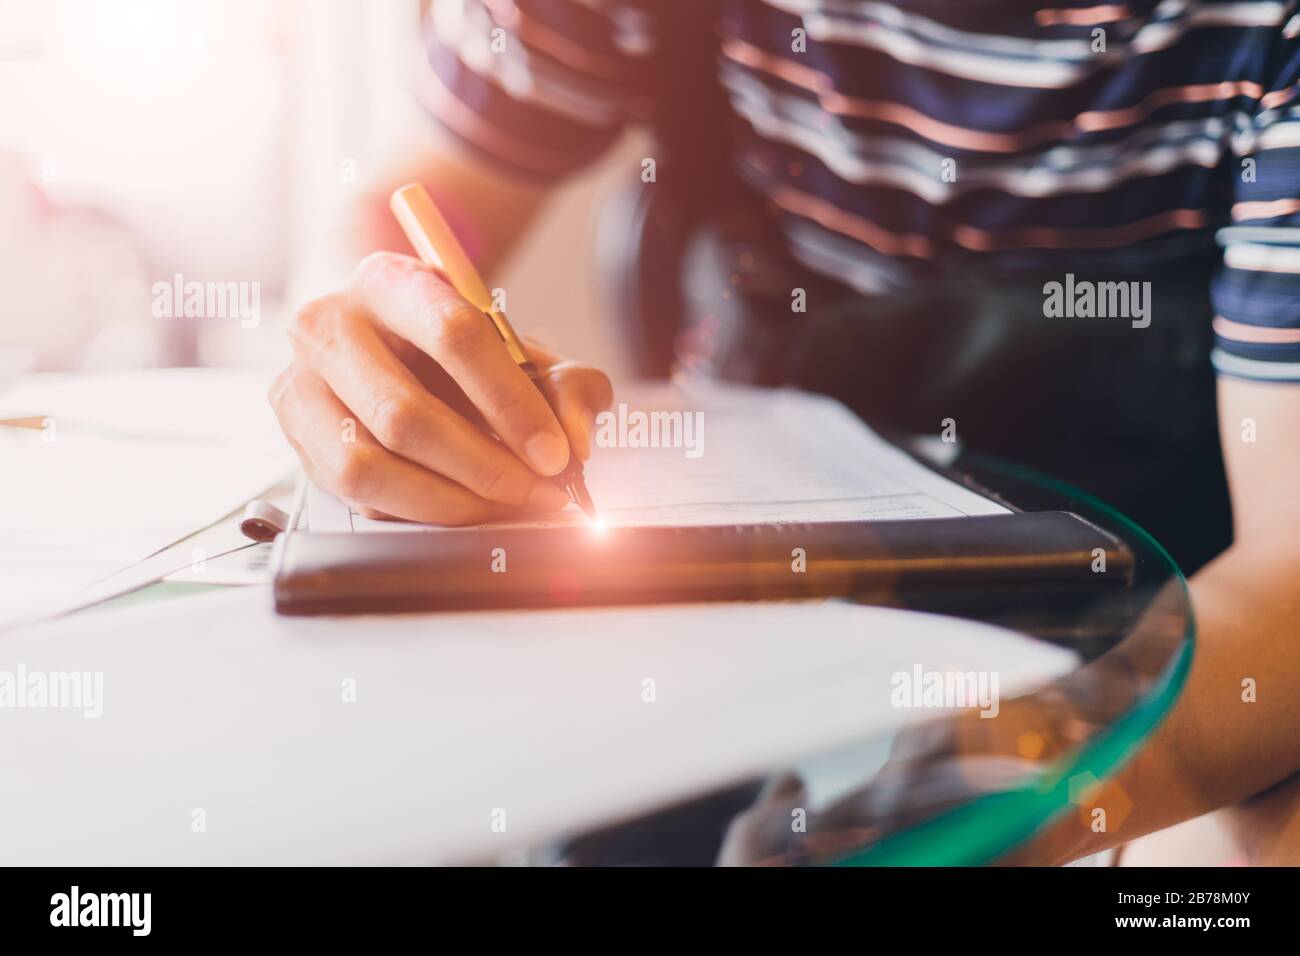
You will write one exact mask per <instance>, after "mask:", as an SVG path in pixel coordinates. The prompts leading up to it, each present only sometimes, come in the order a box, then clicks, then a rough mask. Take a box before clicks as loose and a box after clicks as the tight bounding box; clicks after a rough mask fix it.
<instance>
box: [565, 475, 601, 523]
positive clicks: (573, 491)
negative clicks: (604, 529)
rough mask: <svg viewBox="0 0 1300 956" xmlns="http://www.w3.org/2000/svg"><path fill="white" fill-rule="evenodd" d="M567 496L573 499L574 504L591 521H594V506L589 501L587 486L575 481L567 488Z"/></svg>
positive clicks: (589, 495)
mask: <svg viewBox="0 0 1300 956" xmlns="http://www.w3.org/2000/svg"><path fill="white" fill-rule="evenodd" d="M569 496H570V497H571V498H573V501H574V503H575V504H576V505H577V506H578V507H579V508H581V509H582V511H583V514H585V515H586V516H587V517H588V518H590V519H591V520H592V521H595V520H596V505H595V502H593V501H592V500H591V494H590V492H588V491H587V486H586V485H585V484H583V483H582V482H581V481H575V482H574V483H573V484H571V485H570V486H569Z"/></svg>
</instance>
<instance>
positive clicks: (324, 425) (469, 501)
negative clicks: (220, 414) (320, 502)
mask: <svg viewBox="0 0 1300 956" xmlns="http://www.w3.org/2000/svg"><path fill="white" fill-rule="evenodd" d="M271 403H272V406H273V407H274V409H275V413H276V417H277V418H279V420H280V425H281V427H282V428H283V429H284V431H285V434H286V435H289V436H290V441H291V442H292V443H293V445H294V447H295V449H296V450H297V451H298V453H299V457H300V458H301V459H302V460H303V466H304V467H305V468H306V469H307V471H308V474H309V475H310V476H311V477H312V480H314V481H315V482H317V483H318V484H319V485H321V486H322V487H324V488H325V489H327V490H329V491H331V492H333V493H334V494H335V495H337V496H338V497H339V498H342V499H343V500H345V501H348V502H350V503H352V504H356V505H361V506H363V507H364V508H365V509H366V511H367V512H369V513H372V514H383V515H385V516H393V517H398V518H405V519H407V520H410V521H422V522H428V523H431V524H443V525H468V524H481V523H484V522H487V521H493V520H497V519H499V518H501V517H504V516H506V515H507V514H510V513H512V509H510V508H509V507H508V506H505V505H502V504H500V503H498V502H492V501H488V500H486V499H484V498H481V497H479V496H478V495H475V494H474V493H473V492H471V491H469V490H467V489H466V488H464V487H462V486H460V485H458V484H457V483H456V482H454V481H449V480H448V479H446V478H444V477H442V476H441V475H435V474H433V473H432V472H430V471H428V470H426V469H424V468H421V467H420V466H419V465H416V464H414V463H413V462H410V461H407V460H406V459H404V458H402V457H399V456H398V455H395V454H393V453H392V452H390V451H388V450H387V449H385V448H384V447H382V446H381V445H380V444H379V443H378V442H376V441H375V440H374V438H373V436H371V435H370V434H369V433H368V432H367V431H366V430H365V429H356V430H355V431H354V432H350V431H349V429H348V428H347V426H346V423H347V422H348V421H349V420H350V419H351V418H352V414H351V413H350V412H349V411H348V409H347V408H346V407H345V406H344V405H343V403H342V402H340V401H339V400H338V398H337V397H335V395H334V394H333V393H332V392H331V391H330V389H329V388H328V387H327V386H326V384H325V383H324V382H323V381H321V380H320V378H318V377H317V376H316V375H314V374H312V373H311V372H308V371H303V370H298V369H294V368H292V367H291V368H290V369H288V370H286V372H284V373H281V375H280V377H279V378H277V380H276V383H275V384H274V385H273V386H272V390H271ZM349 437H350V438H352V439H353V440H351V441H349V440H347V439H348V438H349Z"/></svg>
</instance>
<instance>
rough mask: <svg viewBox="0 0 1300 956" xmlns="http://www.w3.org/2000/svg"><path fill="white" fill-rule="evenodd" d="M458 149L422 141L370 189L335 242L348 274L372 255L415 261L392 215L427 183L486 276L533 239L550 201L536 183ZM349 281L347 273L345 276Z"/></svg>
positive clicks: (398, 158) (351, 210)
mask: <svg viewBox="0 0 1300 956" xmlns="http://www.w3.org/2000/svg"><path fill="white" fill-rule="evenodd" d="M475 160H476V158H475V157H473V156H471V155H469V154H467V153H465V152H464V151H463V150H460V149H458V148H457V147H456V145H455V144H454V143H451V142H448V141H444V142H438V141H436V140H430V139H427V138H422V139H420V140H418V141H416V142H414V143H412V144H411V145H410V146H408V147H407V148H405V149H403V150H401V152H400V153H399V154H398V155H397V156H394V157H393V159H392V161H391V162H390V163H389V164H388V165H387V166H386V167H385V168H384V169H382V170H381V171H380V172H379V174H378V175H377V176H375V177H374V178H373V179H372V180H371V181H370V182H368V183H366V184H365V186H364V187H363V189H362V192H361V195H360V196H359V197H358V199H357V200H356V202H354V203H353V204H352V206H351V207H350V208H349V210H348V214H347V217H346V219H345V221H344V222H343V223H342V227H341V228H340V229H339V230H338V232H337V234H336V236H335V237H334V241H333V255H334V257H335V258H336V259H337V260H341V261H345V262H347V264H348V267H349V270H350V268H351V267H352V266H354V265H355V264H356V263H357V262H358V261H360V260H361V259H362V258H363V257H365V256H366V255H367V254H369V253H371V252H376V251H385V252H401V253H409V252H410V244H409V243H408V242H407V241H406V238H405V236H403V235H402V231H401V229H400V228H399V227H398V225H397V221H396V220H395V219H394V218H393V214H392V213H391V212H390V211H389V208H388V199H389V196H391V195H392V193H393V190H395V189H397V188H398V187H399V186H401V185H404V184H405V183H409V182H420V183H423V184H424V187H425V188H426V189H428V190H429V194H430V195H431V196H432V197H433V199H434V201H435V202H436V203H437V204H438V208H439V209H441V210H442V212H443V215H445V216H446V217H447V219H448V222H450V223H451V225H452V228H454V229H455V230H456V234H457V235H458V236H459V237H460V240H461V242H462V243H463V244H464V246H465V248H466V251H468V252H469V254H470V256H471V257H472V258H473V259H474V262H475V264H476V265H477V266H478V268H479V270H480V271H481V272H482V273H483V274H484V275H486V276H490V275H494V274H496V272H497V270H498V268H499V267H500V265H501V264H502V263H503V262H504V261H505V260H506V258H507V257H508V256H509V254H510V252H511V250H512V249H513V248H514V246H515V244H516V243H517V242H518V240H519V239H520V238H521V237H522V236H523V235H524V234H525V233H526V232H527V230H528V228H529V226H530V225H531V224H532V222H533V220H534V219H535V217H536V214H537V211H538V210H539V209H540V208H541V206H542V204H543V202H544V200H545V199H546V196H547V194H548V191H549V190H548V189H547V185H546V184H545V183H543V182H540V181H537V180H529V179H524V178H521V177H518V176H511V175H508V174H507V173H505V172H504V171H502V170H499V169H496V168H494V167H492V166H490V165H488V164H486V163H483V162H481V161H475ZM345 274H346V273H345Z"/></svg>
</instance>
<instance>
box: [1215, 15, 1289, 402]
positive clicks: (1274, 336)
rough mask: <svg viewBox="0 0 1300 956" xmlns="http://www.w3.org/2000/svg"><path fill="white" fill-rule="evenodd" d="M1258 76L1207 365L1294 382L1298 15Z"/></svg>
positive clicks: (1238, 149)
mask: <svg viewBox="0 0 1300 956" xmlns="http://www.w3.org/2000/svg"><path fill="white" fill-rule="evenodd" d="M1293 9H1294V4H1293ZM1265 76H1266V78H1267V77H1272V81H1271V82H1266V83H1264V84H1262V85H1261V94H1260V98H1259V101H1258V108H1257V109H1256V111H1255V113H1254V115H1253V116H1252V117H1251V118H1250V120H1249V123H1248V124H1247V125H1246V126H1245V127H1244V128H1243V129H1242V130H1241V131H1240V132H1239V133H1238V135H1237V137H1236V140H1235V143H1234V152H1235V154H1236V155H1235V157H1234V160H1235V163H1236V168H1235V169H1233V170H1231V172H1232V176H1233V180H1234V183H1235V185H1234V196H1233V205H1232V223H1231V225H1230V226H1228V227H1226V228H1224V229H1222V230H1220V232H1219V243H1220V244H1221V245H1222V246H1223V262H1222V265H1221V267H1220V268H1219V269H1218V271H1217V272H1216V274H1215V276H1214V279H1213V284H1212V287H1211V296H1212V299H1213V302H1214V311H1215V319H1214V333H1215V348H1214V353H1213V361H1214V367H1215V368H1216V369H1217V370H1218V372H1219V373H1220V374H1226V375H1232V376H1235V377H1239V378H1250V379H1259V380H1263V381H1273V382H1300V87H1297V79H1298V78H1300V15H1293V16H1292V17H1291V19H1290V21H1289V22H1288V23H1287V24H1286V26H1285V27H1284V28H1283V30H1282V32H1281V34H1280V35H1279V37H1278V42H1277V44H1276V47H1275V49H1274V51H1273V53H1272V55H1271V56H1270V62H1269V68H1268V70H1267V71H1266V73H1265Z"/></svg>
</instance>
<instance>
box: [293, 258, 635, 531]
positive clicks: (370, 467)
mask: <svg viewBox="0 0 1300 956" xmlns="http://www.w3.org/2000/svg"><path fill="white" fill-rule="evenodd" d="M289 336H290V339H291V341H292V343H293V350H294V359H293V361H292V362H291V363H290V364H289V365H288V367H286V368H285V369H284V370H283V371H282V372H280V374H279V375H278V376H277V377H276V379H275V381H274V382H273V383H272V385H271V388H270V391H269V398H270V401H271V405H272V407H274V409H275V414H276V417H277V418H278V419H279V421H280V427H281V428H282V429H283V430H284V433H285V435H286V437H287V438H288V439H289V442H290V444H292V445H293V447H294V449H295V450H296V451H297V453H298V457H299V458H300V459H301V461H302V464H303V467H304V468H305V469H306V471H307V473H308V475H310V477H311V478H312V479H313V480H314V481H316V482H317V483H318V484H320V485H321V486H322V487H324V488H325V489H327V490H329V491H331V492H333V493H334V494H336V495H338V496H339V497H340V498H342V499H343V500H345V501H347V502H349V503H351V504H353V505H355V506H357V507H358V508H359V509H360V511H361V512H362V513H363V514H365V515H367V516H369V517H395V518H405V519H409V520H412V521H422V522H429V523H432V524H444V525H465V524H478V523H482V522H485V521H490V520H499V519H501V518H506V517H510V516H511V515H515V514H519V513H520V512H524V511H558V510H559V509H561V508H563V507H565V505H566V504H568V498H567V497H566V496H565V494H564V492H563V491H561V490H560V489H559V487H557V485H556V484H555V483H554V482H553V481H551V480H550V479H549V478H547V477H546V476H548V475H555V474H557V473H558V472H560V471H562V470H563V469H564V467H565V465H566V464H567V463H568V458H569V449H570V447H572V449H573V452H574V454H576V455H578V457H579V458H582V459H584V460H585V459H586V458H587V457H588V456H589V455H590V452H591V432H592V425H593V420H594V418H595V415H596V413H597V412H599V411H601V410H602V409H604V408H606V407H608V405H609V403H610V401H611V400H612V391H611V388H610V383H609V379H608V378H606V376H605V375H604V374H602V373H601V372H598V371H596V370H595V369H592V368H587V367H584V366H581V365H578V364H575V363H572V362H563V361H561V360H560V359H559V358H558V357H557V356H555V355H553V354H551V353H550V352H547V351H546V350H545V349H542V348H540V347H538V346H536V345H532V344H530V345H529V352H530V357H531V358H532V359H533V361H534V362H535V363H536V364H537V366H538V368H539V369H541V370H542V371H543V373H544V375H545V387H546V388H547V390H548V394H550V395H551V397H552V400H553V401H554V403H555V408H556V412H552V411H551V407H550V406H549V405H548V404H547V402H546V400H545V399H544V398H543V397H542V395H541V393H540V392H538V390H537V388H536V386H534V385H533V383H532V382H530V381H529V379H528V376H527V375H525V374H524V372H523V371H521V370H520V369H519V367H518V366H517V365H516V364H515V363H514V362H513V361H512V360H511V358H510V355H509V353H508V352H507V351H506V348H505V345H504V344H503V343H502V341H501V339H500V337H499V336H498V335H497V332H496V329H495V328H494V327H493V325H492V323H491V321H490V320H489V319H488V318H487V317H486V316H485V315H484V314H483V313H482V312H479V311H478V310H477V309H475V308H474V307H473V306H472V305H470V304H469V303H468V302H466V301H465V300H464V299H462V298H461V297H460V296H459V295H457V294H456V292H455V290H454V289H452V288H451V286H450V285H448V284H447V283H446V282H444V281H443V280H442V279H441V278H440V277H439V276H438V275H436V274H435V273H433V272H431V271H430V270H429V269H426V268H425V267H424V266H423V265H421V264H420V262H419V261H418V260H416V259H412V258H410V257H408V256H402V255H397V254H396V253H375V254H373V255H370V256H368V257H366V258H365V259H364V260H363V261H362V262H361V264H360V265H359V266H358V267H357V269H356V271H355V272H354V273H353V275H352V278H351V279H350V280H349V282H348V284H347V286H346V288H344V289H343V290H342V291H340V292H338V293H336V294H333V295H328V296H325V297H324V298H321V299H317V300H315V301H313V302H310V303H308V304H307V305H305V306H303V308H302V309H300V310H299V311H298V313H297V315H296V316H295V317H294V319H293V321H292V323H291V326H290V330H289ZM557 413H558V420H557ZM493 435H495V436H498V437H495V438H494V437H493ZM498 439H499V440H498Z"/></svg>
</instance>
